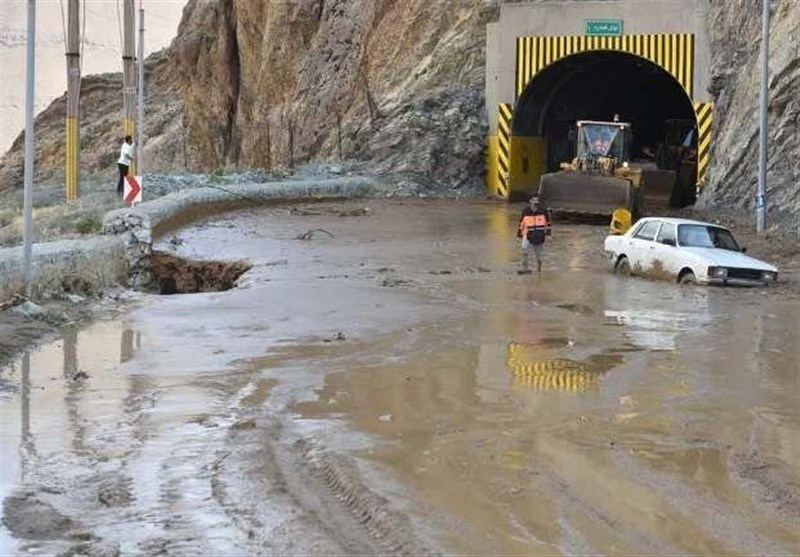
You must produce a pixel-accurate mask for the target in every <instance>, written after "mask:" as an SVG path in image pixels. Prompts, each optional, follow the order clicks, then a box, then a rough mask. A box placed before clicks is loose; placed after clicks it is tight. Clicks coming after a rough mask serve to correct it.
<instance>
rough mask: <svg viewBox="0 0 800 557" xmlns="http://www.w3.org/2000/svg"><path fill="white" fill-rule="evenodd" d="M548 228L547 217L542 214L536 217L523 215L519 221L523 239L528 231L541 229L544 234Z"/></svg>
mask: <svg viewBox="0 0 800 557" xmlns="http://www.w3.org/2000/svg"><path fill="white" fill-rule="evenodd" d="M549 228H550V223H549V222H547V216H546V215H543V214H538V215H525V216H524V217H522V220H520V221H519V229H520V232H521V233H522V237H523V238H524V237H525V236H526V235H527V234H528V231H529V230H535V229H541V230H544V231H545V232H546V231H547V230H548V229H549Z"/></svg>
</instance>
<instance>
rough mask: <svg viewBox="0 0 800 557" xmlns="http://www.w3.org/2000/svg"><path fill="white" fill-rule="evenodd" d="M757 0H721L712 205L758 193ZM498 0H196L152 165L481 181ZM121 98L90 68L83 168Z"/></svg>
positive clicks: (792, 97) (154, 60) (41, 163)
mask: <svg viewBox="0 0 800 557" xmlns="http://www.w3.org/2000/svg"><path fill="white" fill-rule="evenodd" d="M699 1H700V0H699ZM759 5H760V3H759V2H753V1H752V0H712V7H711V10H710V18H709V27H710V30H711V36H712V40H713V44H712V50H713V55H714V67H715V73H714V76H713V89H714V90H713V94H714V96H715V97H716V103H715V105H716V110H715V128H714V135H715V139H714V150H713V152H712V160H711V168H710V171H709V186H708V187H707V189H706V191H705V192H704V195H703V196H701V200H700V203H701V204H704V205H707V206H714V205H718V204H724V205H725V206H731V205H732V206H734V207H736V208H740V209H747V208H749V207H752V204H753V195H752V194H751V192H754V191H755V187H754V185H753V183H754V180H755V176H756V166H755V165H756V149H757V145H758V141H757V137H758V128H757V125H758V122H757V106H758V102H757V100H758V76H759V72H758V70H757V68H758V56H759V40H758V37H759V35H760V8H759ZM497 9H498V0H437V1H436V2H431V1H430V0H402V1H401V0H295V1H293V2H253V1H251V0H190V2H189V4H188V5H187V7H186V9H185V10H184V17H183V20H182V22H181V25H180V27H179V30H178V35H177V37H176V38H175V40H174V41H173V43H172V45H171V46H170V48H169V49H167V50H166V51H164V52H162V53H159V54H158V55H153V56H151V57H150V58H149V59H148V68H149V71H148V75H149V77H148V81H147V122H146V128H145V135H146V137H147V143H146V156H147V158H146V161H145V162H146V164H147V170H152V171H156V170H158V171H170V170H172V171H184V170H188V171H195V172H196V171H204V172H209V171H212V170H214V169H216V168H218V167H221V166H228V167H233V166H237V167H245V168H247V167H250V168H291V167H292V166H294V165H295V164H299V163H305V162H309V161H329V162H330V161H338V160H345V159H350V160H353V159H354V160H358V161H362V162H363V168H365V169H366V170H368V171H373V172H376V173H378V174H382V175H399V176H401V177H403V179H404V180H406V179H408V180H411V181H412V182H417V183H422V184H431V183H434V184H437V183H438V184H440V185H441V186H443V187H446V188H453V189H454V190H457V191H460V192H474V191H480V188H481V186H482V183H483V175H484V167H485V159H484V156H483V153H484V149H485V141H486V130H487V125H486V114H485V111H484V98H483V92H484V63H485V24H486V23H487V22H488V21H491V20H493V19H494V18H495V17H496V15H497ZM799 9H800V4H798V3H797V2H795V1H794V0H773V12H774V13H773V20H772V22H773V23H772V28H771V42H770V52H771V56H770V61H771V76H772V79H771V85H770V143H771V158H770V163H769V170H770V173H769V184H770V192H771V195H772V197H771V201H772V202H775V203H779V204H780V205H781V207H782V208H781V212H782V214H783V215H788V216H792V217H796V216H797V215H800V195H798V187H799V186H798V182H799V181H800V180H798V162H797V159H798V157H797V152H798V130H797V119H798V100H797V94H796V92H797V90H798V64H799V62H798V52H797V48H798V47H797V45H798V42H800V41H798V20H799V19H800V17H799V16H798V10H799ZM121 98H122V96H121V94H120V79H119V76H110V75H106V76H97V77H91V78H87V79H85V80H84V94H83V99H82V111H83V112H82V114H83V116H82V138H83V139H82V169H83V171H84V172H85V173H93V172H105V173H107V174H110V175H111V176H112V177H113V173H114V171H115V169H114V166H115V164H114V163H115V161H116V156H117V152H118V149H119V135H120V127H121V124H120V122H121V120H122V106H121ZM63 105H64V100H63V99H60V100H59V101H56V102H55V103H54V104H53V105H52V106H51V107H49V108H48V109H47V110H46V111H44V112H43V113H42V114H41V115H40V116H39V119H38V123H37V145H38V150H37V164H38V166H37V174H38V177H39V179H42V180H43V179H48V178H53V177H59V176H63V168H62V166H63V129H62V128H63V110H64V109H63ZM22 146H23V140H22V137H20V138H18V140H17V142H15V144H14V147H13V148H12V150H11V151H10V152H9V153H8V154H7V155H6V156H5V157H4V158H3V159H2V161H1V162H0V189H3V188H7V187H12V186H17V185H19V184H21V178H22ZM792 155H794V156H792ZM53 162H55V164H52V163H53Z"/></svg>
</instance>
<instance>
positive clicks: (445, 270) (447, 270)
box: [428, 269, 453, 275]
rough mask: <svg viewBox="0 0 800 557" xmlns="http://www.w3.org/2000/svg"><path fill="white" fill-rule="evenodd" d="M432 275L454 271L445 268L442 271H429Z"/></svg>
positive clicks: (447, 273)
mask: <svg viewBox="0 0 800 557" xmlns="http://www.w3.org/2000/svg"><path fill="white" fill-rule="evenodd" d="M428 272H429V273H430V274H432V275H452V274H453V271H451V270H450V269H444V270H442V271H428Z"/></svg>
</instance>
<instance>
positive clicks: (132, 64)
mask: <svg viewBox="0 0 800 557" xmlns="http://www.w3.org/2000/svg"><path fill="white" fill-rule="evenodd" d="M133 3H134V0H123V10H122V30H123V40H122V105H123V110H124V111H125V116H124V120H123V128H124V132H125V133H124V134H123V135H129V136H131V137H133V138H135V137H136V122H135V120H134V118H135V115H136V104H135V100H136V71H135V70H136V60H135V58H134V54H135V52H134V51H135V48H136V33H135V30H136V10H135V7H134V4H133ZM128 173H129V174H130V175H136V161H135V160H134V162H133V163H132V164H131V165H130V167H129V168H128Z"/></svg>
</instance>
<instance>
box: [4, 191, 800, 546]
mask: <svg viewBox="0 0 800 557" xmlns="http://www.w3.org/2000/svg"><path fill="white" fill-rule="evenodd" d="M365 206H366V207H368V208H369V210H368V211H362V210H361V209H362V208H364V207H365ZM300 209H301V210H290V209H289V208H286V209H279V208H272V209H264V210H246V211H240V212H237V213H235V214H233V215H226V216H221V217H215V218H213V219H209V220H207V221H204V222H201V223H198V224H196V225H194V226H192V227H190V228H187V229H184V230H181V231H179V232H177V233H176V234H175V236H177V237H179V238H180V240H177V239H173V238H172V237H169V238H164V240H163V242H162V244H163V245H162V246H160V247H161V248H164V249H171V250H172V251H174V252H175V253H176V254H178V255H181V256H185V257H197V258H208V259H215V260H219V259H225V260H235V259H243V260H247V261H249V262H251V263H253V265H254V266H253V268H252V269H251V270H250V271H248V273H246V274H245V275H244V276H243V277H242V278H241V279H240V281H239V287H238V288H236V289H234V290H231V291H228V292H218V293H207V294H192V295H182V296H171V297H167V298H165V297H156V296H153V297H147V298H145V300H146V303H145V305H144V307H142V308H141V309H139V310H137V311H135V312H134V313H132V314H131V315H130V316H128V318H127V319H126V321H125V323H106V324H102V325H97V328H95V329H91V330H88V331H83V332H81V333H80V334H81V335H84V338H86V341H85V342H84V343H83V344H82V345H81V349H80V350H79V353H80V354H81V358H97V359H98V362H99V363H97V364H91V365H90V364H86V365H83V364H81V365H79V366H77V367H78V368H80V369H86V370H87V374H88V377H87V378H84V379H82V380H80V384H81V386H80V387H76V386H75V385H74V383H75V382H74V381H64V373H65V372H64V370H63V369H61V368H63V367H64V366H67V363H66V362H67V359H68V358H67V357H66V354H67V353H69V352H70V351H69V350H65V349H64V348H63V347H65V346H67V345H66V344H62V345H52V346H51V347H49V348H46V349H43V350H42V351H41V353H42V354H43V353H46V352H47V351H48V350H49V351H51V352H52V354H53V355H52V356H50V363H49V364H47V363H44V361H42V363H37V364H35V365H33V367H30V365H31V364H30V363H29V364H28V369H29V371H28V372H26V373H25V372H24V368H23V362H19V363H18V365H17V368H15V370H14V372H13V373H12V374H11V375H9V376H8V377H9V378H10V379H11V383H13V385H12V387H9V388H8V389H5V390H4V391H3V399H2V402H0V404H2V407H1V408H2V410H3V444H2V455H3V463H4V464H3V475H2V478H3V483H2V486H3V497H4V500H5V505H4V511H3V512H4V520H6V521H7V520H8V518H9V517H10V518H11V519H12V522H13V519H16V518H17V517H18V516H20V515H21V514H22V512H21V510H20V509H29V510H30V509H33V511H37V512H39V513H44V514H45V515H47V517H48V518H49V519H50V524H52V525H53V526H52V527H51V528H50V530H48V531H47V532H34V533H33V534H31V533H30V532H29V533H28V535H27V537H25V536H24V535H22V534H24V529H21V528H19V527H14V528H11V529H9V528H8V527H6V528H5V529H4V530H1V531H0V532H2V536H3V538H2V540H3V547H4V549H5V548H6V547H9V546H8V545H6V544H14V545H11V547H21V548H22V549H23V552H35V551H39V550H42V548H44V549H48V548H50V549H52V548H58V549H63V548H64V547H74V546H76V545H80V544H89V545H92V544H93V545H94V546H97V547H106V545H108V546H110V547H117V548H119V549H121V550H123V551H124V552H127V553H139V554H151V553H153V552H155V551H157V550H159V551H160V550H163V551H167V552H173V553H174V552H178V553H180V552H187V551H212V552H219V553H220V554H222V553H228V554H230V553H237V554H257V553H264V552H273V553H279V554H288V553H291V554H298V553H303V554H329V553H342V552H344V553H376V552H380V553H392V552H398V553H414V554H421V553H430V552H446V553H454V552H455V553H469V554H541V555H553V554H686V553H696V554H776V555H777V554H796V553H798V551H800V534H798V531H800V420H799V418H800V381H799V380H798V357H799V354H798V352H800V342H799V341H800V339H799V338H798V328H797V323H798V318H800V309H799V308H798V300H797V297H796V296H793V295H791V294H790V293H789V294H787V293H786V292H778V291H769V290H766V291H765V290H727V289H703V288H679V287H677V286H675V285H672V284H668V283H660V282H650V281H646V280H637V279H632V280H619V279H617V278H616V277H614V276H612V275H610V274H609V273H608V272H607V271H606V270H605V269H604V267H603V261H602V258H601V257H600V253H599V246H600V245H601V242H602V238H603V235H604V232H605V231H604V229H603V227H601V226H582V225H576V224H569V225H566V224H565V225H561V226H558V225H557V226H556V228H555V232H554V234H555V235H554V238H553V241H552V243H551V244H549V245H548V248H549V249H548V259H547V262H546V264H545V270H544V272H543V273H542V274H541V275H528V276H519V275H517V274H516V272H515V270H516V265H518V261H517V250H516V247H515V245H516V243H515V240H514V224H515V221H516V218H517V214H516V213H517V208H516V207H514V208H507V207H504V206H497V205H495V204H492V203H463V202H458V203H457V202H427V203H423V202H405V203H403V202H395V203H390V202H373V201H368V202H364V201H361V202H359V203H337V204H330V203H317V204H309V205H307V206H304V207H302V208H300ZM309 232H310V234H309ZM298 237H301V238H306V239H298ZM125 331H129V332H127V333H125ZM134 331H135V333H134ZM105 334H108V335H109V336H110V337H114V338H112V339H109V340H106V341H103V340H101V337H102V335H105ZM132 334H133V335H135V336H134V337H131V335H132ZM125 335H127V337H125ZM78 338H79V339H80V338H82V337H80V336H79V337H78ZM124 338H129V339H130V338H135V339H136V341H135V343H134V345H135V346H138V347H139V348H138V349H137V350H130V349H126V350H124V352H125V353H126V358H122V357H121V355H120V354H121V352H122V351H123V350H122V348H121V347H122V346H123V345H125V346H130V345H131V343H130V341H128V342H127V343H126V342H124ZM59 346H62V348H59ZM104 347H105V348H104ZM109 347H111V348H109ZM108 350H110V354H107V352H108ZM84 354H85V356H84ZM102 354H107V356H102ZM34 357H37V358H40V357H41V356H37V355H36V354H34V355H32V356H31V358H34ZM104 358H105V359H104ZM123 359H124V360H125V361H124V362H121V360H123ZM87 361H88V360H87ZM69 367H70V369H72V368H74V367H76V366H75V365H73V364H70V365H69ZM26 375H27V377H28V379H27V382H28V384H29V387H23V386H24V384H25V381H26V380H24V378H25V377H26ZM68 375H69V374H68ZM73 375H74V374H73ZM4 377H6V376H4ZM41 386H44V387H45V388H44V389H43V390H42V389H40V390H41V391H42V394H39V393H37V392H36V390H37V388H39V387H41ZM76 390H77V392H78V393H79V395H76V394H75V391H76ZM70 391H72V392H70ZM37 396H38V397H47V396H49V397H51V400H45V398H40V400H38V401H37V400H36V397H37ZM26 400H27V402H25V401H26ZM17 416H19V417H17ZM26 416H27V417H26ZM26 423H27V424H28V425H27V426H26V425H25V424H26ZM26 431H27V432H28V433H25V432H26ZM15 432H21V433H15ZM31 432H32V433H31ZM76 439H77V441H76ZM31 446H35V449H31V448H30V447H31ZM32 454H35V455H36V456H35V457H31V456H30V455H32ZM9 463H10V464H9ZM98 485H102V486H105V487H104V490H99V488H98V487H97V486H98ZM9 496H10V497H9ZM9 500H11V501H12V503H13V505H10V504H9ZM48 513H49V514H48ZM56 513H57V514H56ZM59 517H62V518H65V519H69V520H71V521H72V522H73V523H72V524H67V523H65V522H64V520H58V519H59ZM45 534H46V535H45ZM34 538H35V539H34ZM103 544H106V545H103Z"/></svg>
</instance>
